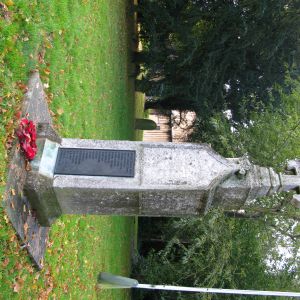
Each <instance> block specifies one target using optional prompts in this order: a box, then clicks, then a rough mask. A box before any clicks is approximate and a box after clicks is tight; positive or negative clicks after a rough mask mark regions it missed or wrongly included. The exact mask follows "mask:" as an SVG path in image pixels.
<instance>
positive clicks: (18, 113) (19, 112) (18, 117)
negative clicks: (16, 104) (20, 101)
mask: <svg viewBox="0 0 300 300" xmlns="http://www.w3.org/2000/svg"><path fill="white" fill-rule="evenodd" d="M21 116H22V112H21V111H20V110H19V111H17V112H16V113H15V117H16V119H17V120H19V119H20V118H21Z"/></svg>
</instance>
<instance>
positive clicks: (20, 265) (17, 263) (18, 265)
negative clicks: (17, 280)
mask: <svg viewBox="0 0 300 300" xmlns="http://www.w3.org/2000/svg"><path fill="white" fill-rule="evenodd" d="M15 268H16V269H17V270H18V271H20V270H22V269H23V265H22V264H20V263H19V262H16V265H15Z"/></svg>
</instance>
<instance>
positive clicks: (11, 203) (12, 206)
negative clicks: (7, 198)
mask: <svg viewBox="0 0 300 300" xmlns="http://www.w3.org/2000/svg"><path fill="white" fill-rule="evenodd" d="M10 205H11V208H12V209H15V204H14V202H13V201H11V202H10Z"/></svg>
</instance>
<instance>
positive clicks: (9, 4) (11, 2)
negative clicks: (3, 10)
mask: <svg viewBox="0 0 300 300" xmlns="http://www.w3.org/2000/svg"><path fill="white" fill-rule="evenodd" d="M5 4H6V5H7V6H13V5H14V2H13V1H12V0H6V1H5Z"/></svg>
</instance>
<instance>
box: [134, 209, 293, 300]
mask: <svg viewBox="0 0 300 300" xmlns="http://www.w3.org/2000/svg"><path fill="white" fill-rule="evenodd" d="M265 228H266V227H265V225H264V222H263V220H261V221H259V222H254V223H253V222H251V221H250V220H240V219H234V218H227V217H225V216H224V214H223V212H222V211H211V212H210V213H209V214H208V215H206V216H205V217H202V218H188V219H187V218H186V219H177V220H174V221H173V222H172V223H171V224H170V225H169V227H168V229H167V230H166V232H165V239H166V240H168V243H167V244H166V246H165V247H164V248H163V249H162V250H160V251H158V252H154V251H153V252H151V253H150V254H148V255H147V256H146V257H143V258H141V259H140V261H139V264H138V265H137V266H136V269H135V272H136V274H134V275H133V276H135V277H136V278H138V279H139V280H140V281H141V282H149V283H153V284H173V285H183V286H196V287H197V286H198V287H216V288H238V289H261V290H265V289H270V290H281V289H291V290H297V288H298V285H299V282H298V281H297V280H298V279H297V269H296V267H295V269H293V270H291V269H290V263H286V264H285V265H284V266H282V268H281V269H280V270H278V269H276V268H272V265H271V264H270V263H269V262H268V257H267V254H266V253H267V252H266V249H265V248H269V246H270V243H271V244H272V245H273V244H274V241H273V239H272V237H270V236H269V232H268V230H264V229H265ZM187 240H188V241H189V243H187ZM293 263H295V264H296V265H297V264H299V257H298V261H296V262H295V261H293ZM143 297H145V293H143V294H142V295H140V299H144V298H143ZM203 297H204V296H203V295H200V294H190V293H182V294H180V293H170V292H167V293H166V292H160V293H156V294H154V295H153V294H152V297H151V298H149V299H172V300H173V299H232V296H225V295H221V296H219V295H214V296H212V295H207V296H206V297H204V298H203ZM135 299H139V298H138V297H136V298H135ZM146 299H147V298H146ZM234 299H244V297H242V296H236V297H235V298H234ZM253 299H261V298H260V297H254V298H253Z"/></svg>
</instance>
